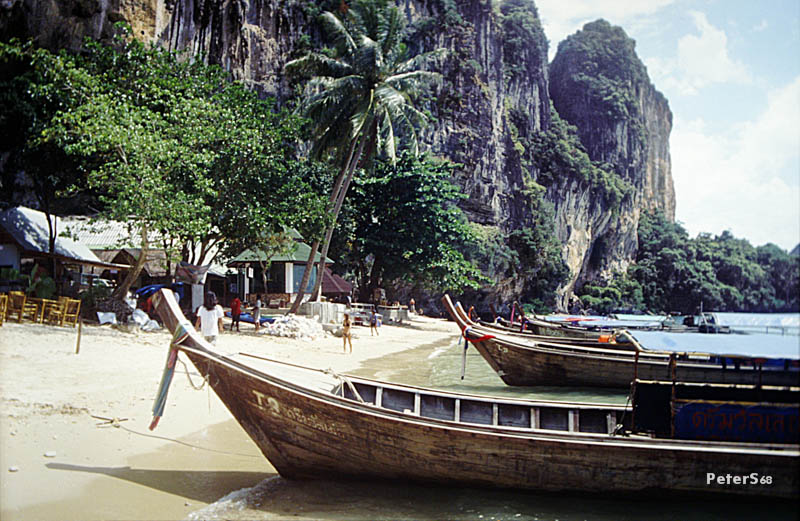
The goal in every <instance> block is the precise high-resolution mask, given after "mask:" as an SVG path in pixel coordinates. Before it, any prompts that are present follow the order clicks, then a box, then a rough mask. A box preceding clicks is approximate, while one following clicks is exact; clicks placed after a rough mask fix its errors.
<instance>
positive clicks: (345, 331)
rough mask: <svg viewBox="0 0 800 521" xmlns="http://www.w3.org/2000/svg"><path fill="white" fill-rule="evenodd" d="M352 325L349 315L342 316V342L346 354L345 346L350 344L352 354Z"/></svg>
mask: <svg viewBox="0 0 800 521" xmlns="http://www.w3.org/2000/svg"><path fill="white" fill-rule="evenodd" d="M352 325H353V323H352V322H351V321H350V314H349V313H345V314H344V320H343V321H342V339H343V342H344V346H343V347H344V352H345V353H346V352H347V344H348V343H350V352H351V353H352V352H353V332H352V330H351V326H352Z"/></svg>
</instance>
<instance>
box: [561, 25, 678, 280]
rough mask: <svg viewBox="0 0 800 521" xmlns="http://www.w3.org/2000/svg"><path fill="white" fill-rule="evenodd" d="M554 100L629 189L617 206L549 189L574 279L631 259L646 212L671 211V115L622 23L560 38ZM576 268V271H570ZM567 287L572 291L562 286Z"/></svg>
mask: <svg viewBox="0 0 800 521" xmlns="http://www.w3.org/2000/svg"><path fill="white" fill-rule="evenodd" d="M550 92H551V97H552V100H553V105H554V107H555V108H556V110H557V111H558V113H559V114H560V116H561V117H562V118H564V119H565V120H567V121H568V122H569V123H571V124H572V125H575V127H577V131H578V135H579V137H580V141H581V143H582V145H583V146H584V147H585V149H586V151H587V153H588V155H589V157H590V158H591V159H592V161H594V162H596V163H597V164H600V165H603V166H602V168H605V169H610V170H612V171H613V172H614V173H615V174H616V175H617V176H619V177H620V178H621V179H623V180H624V181H625V182H626V183H627V184H628V185H629V186H630V187H631V188H632V190H631V191H630V192H629V193H628V195H627V196H626V197H625V198H624V199H623V200H622V201H621V204H620V205H619V208H604V206H603V204H602V203H600V202H598V201H596V200H594V199H593V198H592V196H591V194H581V193H580V189H579V188H578V192H577V193H576V192H575V187H574V185H571V186H560V187H559V188H558V189H557V190H551V191H550V192H548V195H549V196H550V197H551V198H552V199H553V200H554V203H555V204H556V205H557V206H558V207H559V212H558V215H559V221H558V226H557V230H558V233H559V237H560V238H561V239H562V241H564V243H565V245H566V247H565V248H566V252H565V254H566V255H565V257H566V258H567V262H568V264H569V265H570V268H571V269H574V268H575V266H578V265H580V270H579V273H578V275H577V277H575V278H574V279H573V281H572V282H573V284H580V283H581V282H583V281H586V280H594V279H598V278H605V277H608V276H610V275H611V274H612V273H613V272H615V271H621V270H624V269H625V268H626V267H627V266H628V264H629V263H630V262H631V261H632V260H633V258H634V256H635V254H636V249H637V239H636V230H637V226H638V223H639V216H640V213H641V211H643V210H660V211H662V212H663V213H664V215H665V216H667V217H668V218H670V219H674V216H675V192H674V187H673V181H672V173H671V164H670V155H669V134H670V131H671V129H672V113H671V112H670V110H669V106H668V103H667V100H666V99H665V98H664V96H663V95H662V94H661V93H660V92H658V91H657V90H656V89H655V87H653V85H652V84H651V83H650V80H649V77H648V76H647V70H646V69H645V67H644V65H643V64H642V62H641V61H640V60H639V58H638V57H637V56H636V53H635V43H634V41H633V40H631V39H630V38H628V36H627V35H626V34H625V32H624V31H623V30H622V29H621V28H619V27H612V26H611V25H610V24H609V23H608V22H605V21H603V20H598V21H597V22H593V23H590V24H586V26H584V28H583V30H581V31H578V32H577V33H576V34H574V35H572V36H570V37H569V38H567V40H565V41H564V42H561V44H560V45H559V48H558V53H557V54H556V57H555V58H554V60H553V63H552V64H551V66H550ZM573 273H574V272H573ZM565 289H566V290H567V291H566V292H565V294H566V293H568V292H569V289H571V288H565Z"/></svg>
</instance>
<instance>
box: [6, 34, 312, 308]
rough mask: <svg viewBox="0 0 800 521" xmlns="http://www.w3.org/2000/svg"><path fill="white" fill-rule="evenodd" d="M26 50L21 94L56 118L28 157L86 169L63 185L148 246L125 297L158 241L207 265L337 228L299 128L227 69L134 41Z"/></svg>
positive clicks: (44, 121)
mask: <svg viewBox="0 0 800 521" xmlns="http://www.w3.org/2000/svg"><path fill="white" fill-rule="evenodd" d="M16 49H17V50H15V51H12V52H16V53H17V55H18V56H20V57H21V59H23V60H27V61H26V64H27V67H29V68H30V69H32V70H33V71H34V73H35V74H34V73H30V74H27V75H25V76H22V75H20V74H17V75H16V76H14V77H13V78H12V81H18V82H19V84H20V85H22V86H26V89H20V88H18V89H17V90H16V91H15V92H17V93H20V92H21V93H22V94H23V95H22V97H23V98H24V99H26V100H27V101H28V102H29V104H30V106H31V107H33V108H34V109H35V110H37V111H40V112H41V113H42V114H44V115H45V116H46V117H40V118H38V119H36V118H32V119H35V121H36V126H34V125H31V127H30V128H31V129H34V130H35V131H36V132H33V131H30V132H28V135H27V139H26V141H25V144H24V146H25V147H27V148H28V149H30V150H42V149H45V148H46V149H48V150H55V151H57V152H58V153H59V154H61V155H63V156H64V157H66V158H69V159H70V160H71V161H72V162H73V163H74V164H76V165H77V168H76V169H74V170H69V171H67V172H56V174H57V175H59V177H58V179H59V180H60V181H61V182H63V183H65V184H66V185H70V186H73V187H75V186H78V185H80V184H81V183H82V184H83V186H86V187H88V188H90V189H92V190H94V191H95V193H96V194H97V200H98V202H99V203H100V204H101V210H102V212H103V215H104V216H106V217H110V218H113V219H117V220H122V221H126V222H128V223H129V224H130V225H131V228H132V230H135V232H136V233H137V234H139V235H140V236H141V244H142V248H141V255H140V257H139V259H138V260H137V262H136V265H135V266H134V268H133V269H132V270H130V271H129V273H128V276H127V277H126V280H125V281H124V282H123V283H122V284H121V285H120V287H119V288H118V289H117V292H116V296H124V295H125V294H126V292H127V290H128V288H129V287H130V285H131V284H132V282H133V281H134V280H135V279H136V277H138V274H139V272H140V270H141V267H142V265H143V264H144V260H145V258H146V255H147V250H148V248H149V247H150V244H149V242H148V241H149V232H150V231H156V232H158V233H159V234H160V236H162V237H163V238H164V239H165V241H167V242H170V243H174V244H177V245H183V246H184V247H183V248H182V249H183V252H184V253H183V254H184V258H186V257H188V256H190V255H191V254H192V252H193V251H197V252H198V254H199V255H198V257H197V258H198V259H201V260H202V259H203V257H204V256H205V255H207V254H209V252H210V251H211V250H212V248H215V247H216V248H219V249H220V251H221V252H222V255H223V256H231V255H235V254H236V253H238V252H239V251H240V249H241V246H242V245H243V244H247V246H253V245H256V246H257V245H258V244H259V241H261V240H264V241H265V242H264V244H265V245H267V244H269V243H270V241H269V240H268V237H270V234H271V233H272V234H274V233H276V232H279V231H280V230H282V229H283V228H284V227H288V226H295V225H296V226H297V227H300V224H302V225H303V226H305V227H307V228H313V227H314V226H316V227H317V228H321V227H322V226H323V224H320V223H324V222H326V221H325V219H324V217H323V216H322V215H323V214H322V212H321V209H320V206H321V203H322V200H321V199H320V198H319V196H318V195H317V193H316V192H315V191H314V190H312V189H310V187H309V186H308V184H307V183H306V180H305V179H304V178H303V175H304V174H306V173H307V172H310V171H312V170H313V169H314V167H313V166H310V163H309V162H298V161H296V160H295V159H294V146H293V145H294V143H295V142H296V140H297V137H298V132H299V128H300V120H298V119H297V118H296V117H294V116H291V115H289V114H288V113H285V112H280V111H276V110H275V109H274V104H273V103H272V102H271V101H270V100H259V99H258V98H257V97H256V96H255V94H253V93H252V92H249V91H248V90H246V89H245V88H244V87H243V86H242V85H241V84H237V83H232V82H230V80H229V77H228V75H227V74H226V73H225V72H224V71H222V70H221V69H219V68H218V67H213V66H206V65H204V64H203V63H202V62H200V61H199V60H183V59H181V58H180V57H179V56H178V55H176V54H174V53H171V52H168V51H164V50H160V49H157V48H148V47H146V46H144V45H143V44H141V43H139V42H136V41H134V40H125V39H119V40H117V41H116V42H115V43H114V45H112V46H106V45H102V44H99V43H97V42H93V41H87V44H86V49H85V52H84V53H83V55H82V56H71V55H68V54H66V53H62V54H59V55H52V54H50V53H48V52H47V51H43V50H35V49H33V48H32V47H30V46H27V47H24V48H23V47H16ZM4 52H5V53H6V54H8V51H7V50H6V51H4ZM26 96H27V97H26ZM50 100H56V102H50V103H49V104H48V103H47V102H49V101H50ZM64 164H65V165H68V163H67V162H65V163H64ZM75 172H77V173H79V174H80V175H79V176H77V178H76V174H75ZM78 181H80V183H79V182H78ZM237 248H239V250H238V251H237ZM207 260H210V259H207Z"/></svg>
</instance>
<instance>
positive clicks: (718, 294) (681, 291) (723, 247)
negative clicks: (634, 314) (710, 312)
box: [581, 213, 800, 313]
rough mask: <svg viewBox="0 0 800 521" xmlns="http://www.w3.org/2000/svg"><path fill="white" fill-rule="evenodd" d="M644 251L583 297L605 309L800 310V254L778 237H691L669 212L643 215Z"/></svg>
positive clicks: (586, 290) (641, 242) (589, 287)
mask: <svg viewBox="0 0 800 521" xmlns="http://www.w3.org/2000/svg"><path fill="white" fill-rule="evenodd" d="M638 237H639V250H638V253H637V256H636V262H635V263H634V264H632V265H631V266H630V268H629V269H628V270H627V273H625V274H620V275H618V276H617V277H615V278H614V279H612V280H611V281H609V282H607V283H606V284H594V285H587V286H585V287H584V288H583V295H582V296H581V300H582V301H583V302H584V304H585V305H587V306H588V307H591V308H593V309H595V310H596V311H598V312H607V311H610V310H613V309H614V308H637V309H640V310H641V309H648V310H650V311H654V312H672V311H678V312H681V313H694V312H695V311H697V309H698V308H699V307H700V304H701V303H702V305H703V307H704V309H714V310H717V311H745V312H774V311H798V310H800V258H798V257H797V256H792V255H789V254H788V253H787V252H785V251H783V250H781V249H780V248H779V247H777V246H775V245H774V244H767V245H765V246H759V247H757V248H756V247H753V246H752V245H751V244H750V243H749V242H748V241H747V240H744V239H737V238H735V237H734V236H733V235H732V234H731V233H730V232H727V231H726V232H723V233H722V234H720V235H718V236H713V237H712V236H711V235H710V234H700V235H699V236H698V237H697V238H695V239H691V238H689V235H688V234H687V233H686V230H684V228H683V227H682V226H681V225H680V224H679V223H673V222H670V221H669V220H667V219H666V218H665V217H664V216H663V215H662V214H660V213H654V214H643V215H642V217H641V219H640V221H639V230H638Z"/></svg>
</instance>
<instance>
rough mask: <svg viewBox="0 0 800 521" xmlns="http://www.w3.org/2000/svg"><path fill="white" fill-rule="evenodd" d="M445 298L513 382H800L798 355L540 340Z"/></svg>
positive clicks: (487, 356)
mask: <svg viewBox="0 0 800 521" xmlns="http://www.w3.org/2000/svg"><path fill="white" fill-rule="evenodd" d="M442 303H443V304H444V306H445V308H446V309H447V310H448V312H449V313H450V315H451V316H452V317H453V320H455V322H456V324H458V326H459V328H460V329H461V331H462V333H463V335H464V337H465V338H466V339H467V340H468V341H469V342H470V343H471V344H472V345H473V346H475V348H476V349H477V350H478V352H479V353H480V354H481V356H483V358H484V359H485V360H486V361H487V362H488V363H489V365H490V366H491V367H492V369H494V371H495V372H496V373H497V374H498V376H500V378H501V379H502V380H503V382H505V383H506V384H508V385H520V386H527V385H555V386H587V387H618V388H629V387H630V385H631V382H632V381H633V380H634V379H636V378H640V379H645V380H672V379H673V378H672V371H673V366H672V362H673V361H674V370H675V372H676V376H677V380H679V381H683V382H704V383H735V384H750V385H775V386H797V385H800V363H799V362H798V360H789V359H771V358H755V357H745V356H734V355H712V354H709V353H667V352H662V351H650V350H646V349H637V348H634V347H633V344H618V345H609V346H608V347H605V348H599V347H590V346H585V345H580V344H579V343H573V344H570V343H568V342H564V343H555V342H541V341H535V340H533V341H531V340H527V339H525V338H517V337H512V336H508V335H504V334H502V333H501V332H498V331H497V330H493V329H491V328H486V327H482V326H481V325H480V324H477V323H475V322H470V321H468V318H466V314H465V313H464V311H463V309H462V310H460V311H459V310H458V309H457V306H455V305H454V304H453V303H452V301H451V300H450V298H449V297H448V296H447V295H445V296H444V298H443V299H442Z"/></svg>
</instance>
